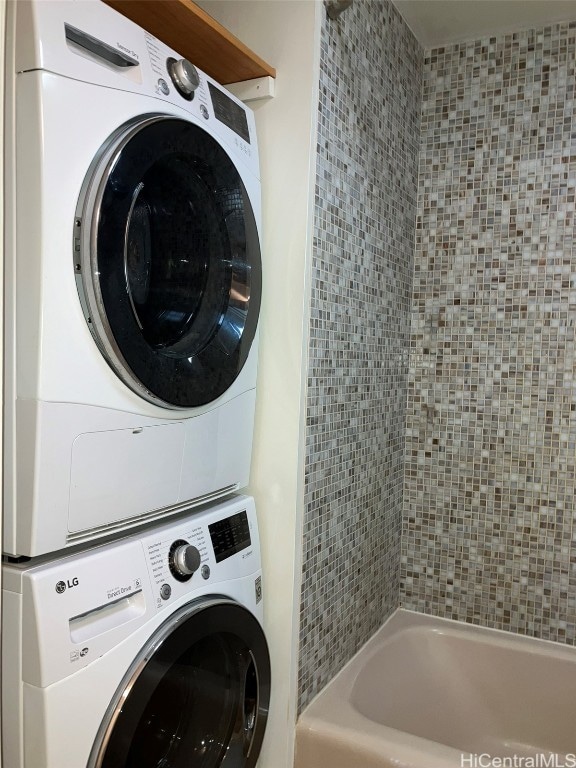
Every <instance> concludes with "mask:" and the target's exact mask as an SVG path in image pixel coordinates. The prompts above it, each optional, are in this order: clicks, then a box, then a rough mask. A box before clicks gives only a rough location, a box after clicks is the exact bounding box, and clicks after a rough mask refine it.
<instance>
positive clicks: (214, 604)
mask: <svg viewBox="0 0 576 768" xmlns="http://www.w3.org/2000/svg"><path fill="white" fill-rule="evenodd" d="M269 699H270V662H269V656H268V649H267V644H266V640H265V638H264V635H263V632H262V629H261V627H260V624H259V623H258V622H257V620H256V619H255V618H254V617H253V616H252V614H251V613H250V612H249V611H247V610H246V609H244V608H242V607H241V606H239V605H238V604H237V603H234V602H232V601H229V600H226V599H224V598H221V599H212V600H203V601H200V602H199V603H198V604H196V605H191V606H188V607H186V608H184V609H183V610H181V611H178V612H177V613H176V614H174V615H173V616H172V617H171V618H170V619H169V620H168V621H167V622H166V623H165V624H164V625H163V626H162V627H161V628H160V629H159V630H158V632H157V633H156V634H155V635H154V636H153V637H152V638H151V640H150V642H149V643H148V645H147V646H146V648H144V649H143V651H142V653H141V654H140V655H139V656H138V658H137V659H136V660H135V662H134V664H133V665H132V668H131V669H130V671H129V673H128V675H127V676H126V678H125V679H124V681H123V682H122V684H121V686H120V687H119V689H118V691H117V695H116V697H115V699H114V701H113V702H112V704H111V706H110V708H109V710H108V713H107V715H106V717H105V718H104V721H103V723H102V726H101V728H100V732H99V735H98V738H97V740H96V743H95V745H94V748H93V750H92V755H91V758H90V761H89V763H88V768H217V767H218V766H222V768H249V767H251V766H254V765H255V763H256V760H257V758H258V753H259V751H260V747H261V744H262V738H263V735H264V728H265V724H266V718H267V713H268V703H269Z"/></svg>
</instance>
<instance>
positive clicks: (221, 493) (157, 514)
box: [66, 427, 240, 545]
mask: <svg viewBox="0 0 576 768" xmlns="http://www.w3.org/2000/svg"><path fill="white" fill-rule="evenodd" d="M154 429H157V427H154ZM239 488H240V486H239V485H238V483H235V484H234V485H226V486H224V487H223V488H219V489H218V490H217V491H214V492H213V493H205V494H204V495H202V496H196V497H195V498H193V499H188V501H183V502H181V503H179V504H174V505H172V506H169V507H162V509H154V510H152V511H151V512H145V513H144V514H142V515H136V516H134V517H128V518H125V519H124V520H119V521H118V522H116V523H110V524H108V525H99V526H95V527H94V528H86V529H84V530H82V531H77V532H74V533H69V534H68V535H67V536H66V543H67V544H68V545H71V544H81V543H83V542H86V541H91V540H92V539H95V538H97V537H99V536H107V535H112V534H114V533H117V532H118V531H124V530H126V529H127V528H133V527H134V526H136V525H142V524H143V523H149V522H152V521H153V520H160V519H162V518H164V517H166V516H167V515H173V514H176V513H177V512H185V511H187V510H190V511H192V510H193V509H194V508H195V507H200V506H202V505H204V504H210V503H211V502H213V501H216V500H218V499H223V498H225V497H226V496H229V495H230V494H232V493H235V492H236V491H238V490H239Z"/></svg>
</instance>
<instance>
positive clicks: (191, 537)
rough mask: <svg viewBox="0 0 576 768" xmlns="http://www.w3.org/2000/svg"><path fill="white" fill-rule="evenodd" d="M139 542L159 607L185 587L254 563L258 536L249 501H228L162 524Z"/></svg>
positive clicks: (204, 583) (245, 570) (210, 582)
mask: <svg viewBox="0 0 576 768" xmlns="http://www.w3.org/2000/svg"><path fill="white" fill-rule="evenodd" d="M223 509H226V507H223ZM142 544H143V546H144V553H145V558H146V561H147V563H148V568H149V572H150V576H151V581H152V591H153V594H154V601H155V606H156V609H158V610H160V609H162V608H164V607H165V606H166V605H168V604H171V603H172V602H173V601H174V600H175V599H177V598H178V597H180V596H181V595H183V594H186V593H189V592H190V590H193V589H195V588H200V587H203V586H208V585H215V584H216V583H218V582H219V581H222V580H225V579H227V578H230V577H232V578H234V577H236V576H237V575H244V574H245V573H249V572H250V571H251V570H252V569H253V568H254V567H258V565H257V563H256V562H254V561H253V554H254V547H255V546H256V547H257V546H258V540H257V531H256V521H255V517H254V511H253V509H252V508H251V505H250V504H244V505H238V504H236V507H235V508H231V507H230V506H228V508H227V513H225V514H222V513H220V514H217V513H213V514H210V515H208V516H198V517H191V518H189V519H188V520H187V521H186V522H183V523H181V524H174V525H172V526H163V527H161V528H159V529H158V530H157V533H156V534H155V535H151V536H149V537H146V538H145V539H143V540H142ZM215 588H216V587H215Z"/></svg>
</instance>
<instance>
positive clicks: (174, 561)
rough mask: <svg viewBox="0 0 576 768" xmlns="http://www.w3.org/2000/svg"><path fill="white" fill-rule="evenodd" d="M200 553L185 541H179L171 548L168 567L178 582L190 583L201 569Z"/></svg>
mask: <svg viewBox="0 0 576 768" xmlns="http://www.w3.org/2000/svg"><path fill="white" fill-rule="evenodd" d="M200 561H201V557H200V552H199V551H198V550H197V548H196V547H195V546H194V545H193V544H189V543H188V542H187V541H185V540H184V539H177V540H176V541H175V542H174V543H173V544H172V546H171V547H170V552H169V553H168V565H169V566H170V572H171V574H172V576H174V578H175V579H176V580H177V581H188V579H191V578H192V575H193V574H194V572H195V571H197V570H198V568H199V567H200Z"/></svg>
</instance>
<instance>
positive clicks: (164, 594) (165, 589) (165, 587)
mask: <svg viewBox="0 0 576 768" xmlns="http://www.w3.org/2000/svg"><path fill="white" fill-rule="evenodd" d="M171 594H172V587H171V586H170V584H162V586H161V587H160V597H161V598H162V600H168V598H169V597H170V595H171Z"/></svg>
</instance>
